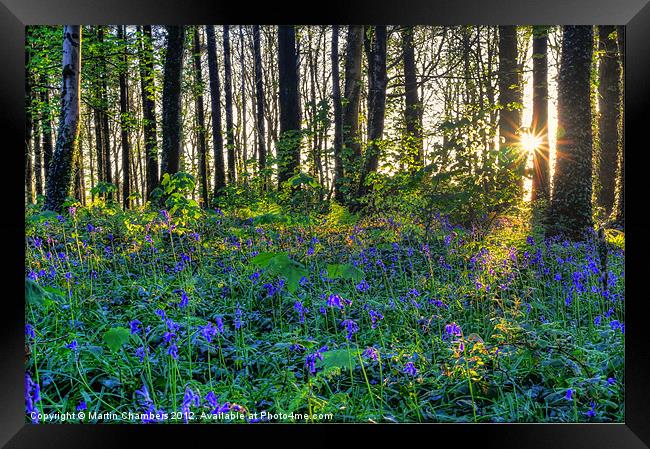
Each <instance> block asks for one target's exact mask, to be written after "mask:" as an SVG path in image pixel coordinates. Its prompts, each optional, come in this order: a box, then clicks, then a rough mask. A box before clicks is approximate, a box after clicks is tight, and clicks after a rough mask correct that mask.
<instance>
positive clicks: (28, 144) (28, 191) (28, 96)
mask: <svg viewBox="0 0 650 449" xmlns="http://www.w3.org/2000/svg"><path fill="white" fill-rule="evenodd" d="M30 58H31V51H30V48H29V47H27V46H25V67H26V69H25V199H26V201H27V202H28V203H33V202H34V187H33V178H34V175H33V170H34V169H33V165H32V156H31V150H32V76H31V74H30V72H29V63H30Z"/></svg>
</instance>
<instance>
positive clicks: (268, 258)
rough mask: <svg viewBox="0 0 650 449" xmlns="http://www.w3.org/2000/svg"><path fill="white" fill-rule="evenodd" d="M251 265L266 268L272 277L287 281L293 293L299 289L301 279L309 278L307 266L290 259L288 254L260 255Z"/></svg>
mask: <svg viewBox="0 0 650 449" xmlns="http://www.w3.org/2000/svg"><path fill="white" fill-rule="evenodd" d="M251 263H252V264H253V265H256V266H258V267H260V268H266V269H267V271H268V272H269V273H270V274H271V275H272V276H280V277H282V278H284V279H285V280H286V281H287V288H288V289H289V291H290V292H291V293H295V292H296V290H297V289H298V286H299V283H300V279H302V278H303V277H305V276H308V274H309V273H308V272H307V270H305V266H304V265H303V264H301V263H299V262H296V261H295V260H293V259H291V258H289V256H288V255H287V253H285V252H281V253H260V254H258V255H257V256H255V257H254V258H253V259H252V260H251Z"/></svg>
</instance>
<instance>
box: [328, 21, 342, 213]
mask: <svg viewBox="0 0 650 449" xmlns="http://www.w3.org/2000/svg"><path fill="white" fill-rule="evenodd" d="M331 63H332V102H333V103H334V198H335V199H336V201H337V202H339V203H341V204H343V203H344V202H345V196H344V192H343V189H342V185H341V180H342V178H343V176H344V170H343V154H342V153H343V105H342V104H341V81H340V76H339V26H338V25H333V26H332V53H331Z"/></svg>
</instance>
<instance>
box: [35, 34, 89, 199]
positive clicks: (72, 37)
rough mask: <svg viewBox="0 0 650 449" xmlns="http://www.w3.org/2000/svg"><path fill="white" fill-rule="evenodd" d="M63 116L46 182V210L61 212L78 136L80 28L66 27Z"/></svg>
mask: <svg viewBox="0 0 650 449" xmlns="http://www.w3.org/2000/svg"><path fill="white" fill-rule="evenodd" d="M62 59H63V70H62V72H63V73H62V75H63V76H62V78H63V82H62V84H61V87H62V89H61V118H60V120H59V130H58V137H57V141H56V149H55V150H54V154H53V156H52V166H51V176H50V178H49V179H48V182H47V189H46V198H45V205H44V208H45V210H52V211H58V210H60V209H61V207H62V206H63V202H64V201H65V197H66V196H67V195H68V192H69V191H70V181H71V175H72V173H71V172H72V161H73V156H74V152H75V150H76V147H77V140H78V138H79V89H80V80H81V77H80V71H81V27H80V26H79V25H65V26H64V28H63V58H62Z"/></svg>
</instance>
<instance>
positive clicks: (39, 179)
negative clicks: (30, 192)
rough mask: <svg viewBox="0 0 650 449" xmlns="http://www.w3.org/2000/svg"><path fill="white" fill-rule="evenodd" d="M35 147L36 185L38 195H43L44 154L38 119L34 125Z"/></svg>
mask: <svg viewBox="0 0 650 449" xmlns="http://www.w3.org/2000/svg"><path fill="white" fill-rule="evenodd" d="M32 129H33V136H34V139H33V147H34V184H35V186H36V195H43V162H42V161H43V154H42V151H41V129H40V123H39V121H38V119H37V118H34V120H33V123H32Z"/></svg>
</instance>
